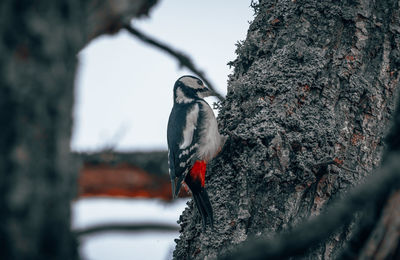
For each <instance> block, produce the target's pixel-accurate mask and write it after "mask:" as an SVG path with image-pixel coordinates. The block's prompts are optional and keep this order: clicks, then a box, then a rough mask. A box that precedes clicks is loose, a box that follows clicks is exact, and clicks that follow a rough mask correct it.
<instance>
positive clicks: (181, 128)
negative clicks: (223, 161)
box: [167, 76, 225, 229]
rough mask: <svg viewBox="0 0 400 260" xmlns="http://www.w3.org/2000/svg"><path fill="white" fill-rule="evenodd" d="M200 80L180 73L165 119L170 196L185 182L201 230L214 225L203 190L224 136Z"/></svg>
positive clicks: (209, 94) (207, 199) (176, 193)
mask: <svg viewBox="0 0 400 260" xmlns="http://www.w3.org/2000/svg"><path fill="white" fill-rule="evenodd" d="M212 94H213V92H211V91H210V90H209V89H208V88H207V87H206V86H204V84H203V82H202V81H201V80H200V79H198V78H196V77H194V76H182V77H180V78H179V79H178V80H177V81H176V82H175V85H174V106H173V108H172V111H171V114H170V116H169V120H168V131H167V138H168V160H169V173H170V177H171V183H172V196H173V198H175V197H177V196H178V194H179V191H180V189H181V185H182V182H183V181H185V183H186V184H187V186H188V187H189V189H190V190H191V192H192V195H193V199H194V202H195V204H196V207H197V210H198V211H199V213H200V215H201V217H202V224H203V229H205V227H206V225H207V223H210V225H211V227H213V223H214V219H213V210H212V207H211V203H210V200H209V198H208V194H207V191H206V189H205V174H206V167H207V163H208V162H209V161H210V160H211V159H213V158H214V157H215V156H216V155H217V153H218V152H219V151H220V150H221V148H222V146H223V144H224V142H225V137H224V136H221V135H220V134H219V131H218V124H217V120H216V119H215V116H214V112H213V111H212V109H211V107H210V106H209V105H208V103H207V102H206V101H205V100H204V99H203V98H204V97H207V96H211V95H212Z"/></svg>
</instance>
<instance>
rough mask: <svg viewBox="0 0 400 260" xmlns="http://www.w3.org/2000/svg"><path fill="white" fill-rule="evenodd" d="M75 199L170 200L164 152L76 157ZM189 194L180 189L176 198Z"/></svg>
mask: <svg viewBox="0 0 400 260" xmlns="http://www.w3.org/2000/svg"><path fill="white" fill-rule="evenodd" d="M78 156H80V157H81V159H82V161H83V162H82V168H81V170H80V174H79V179H78V196H80V197H82V196H86V197H87V196H119V197H142V198H143V197H144V198H159V199H163V200H167V201H169V200H171V199H172V195H171V181H170V178H169V175H168V173H167V171H168V168H167V167H168V163H166V152H149V153H123V154H122V153H110V152H107V153H106V152H103V153H97V154H79V155H78ZM188 196H190V194H189V193H188V192H187V191H186V190H184V189H182V191H181V193H180V197H188Z"/></svg>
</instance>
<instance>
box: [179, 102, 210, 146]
mask: <svg viewBox="0 0 400 260" xmlns="http://www.w3.org/2000/svg"><path fill="white" fill-rule="evenodd" d="M211 112H212V111H211ZM198 117H199V105H198V104H194V105H193V108H192V110H190V112H189V113H188V114H187V116H186V125H185V128H184V129H183V140H182V142H181V144H180V145H179V148H180V149H186V147H188V146H189V145H190V144H191V143H192V140H193V133H194V130H195V129H196V127H197V119H198Z"/></svg>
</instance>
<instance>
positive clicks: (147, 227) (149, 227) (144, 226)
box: [75, 223, 179, 236]
mask: <svg viewBox="0 0 400 260" xmlns="http://www.w3.org/2000/svg"><path fill="white" fill-rule="evenodd" d="M111 231H118V232H148V231H157V232H176V231H179V226H177V225H170V224H161V223H135V224H118V223H115V224H104V225H96V226H92V227H89V228H85V229H78V230H75V234H76V235H77V236H84V235H92V234H94V233H99V232H111Z"/></svg>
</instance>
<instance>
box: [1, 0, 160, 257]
mask: <svg viewBox="0 0 400 260" xmlns="http://www.w3.org/2000/svg"><path fill="white" fill-rule="evenodd" d="M155 2H156V1H145V0H143V1H123V0H118V1H112V3H111V2H110V1H93V2H90V1H78V0H68V1H66V0H65V1H25V0H3V1H1V4H0V13H1V15H0V24H1V26H0V35H1V40H0V54H1V59H0V97H1V98H0V126H1V131H0V174H1V177H0V244H1V246H0V258H1V259H76V258H78V256H77V248H76V241H75V238H74V236H73V235H72V233H71V231H70V200H71V198H72V197H73V196H74V195H75V190H76V175H77V172H78V170H77V167H76V166H77V165H76V160H75V159H74V157H73V156H72V155H71V153H70V151H69V142H70V133H71V125H72V118H71V115H72V105H73V83H74V77H75V70H76V64H77V60H76V55H77V53H78V51H79V50H80V49H81V48H82V47H83V46H84V44H86V43H87V42H88V40H89V39H90V38H92V37H93V36H96V35H98V34H101V33H109V32H113V31H112V29H113V28H114V29H115V26H114V27H112V26H109V25H110V24H115V23H111V22H109V21H110V20H112V21H116V20H118V19H120V20H124V19H126V18H127V17H128V18H130V17H133V16H139V15H141V14H143V13H147V12H148V9H149V8H150V7H151V6H152V5H153V4H154V3H155ZM104 3H107V4H104ZM122 4H124V5H122ZM118 6H124V8H122V9H124V12H122V11H121V10H122V9H121V8H117V7H118ZM114 7H115V8H114ZM100 14H101V15H100ZM117 18H118V19H117ZM99 19H100V20H99ZM94 25H95V26H94ZM117 29H118V28H117Z"/></svg>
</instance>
